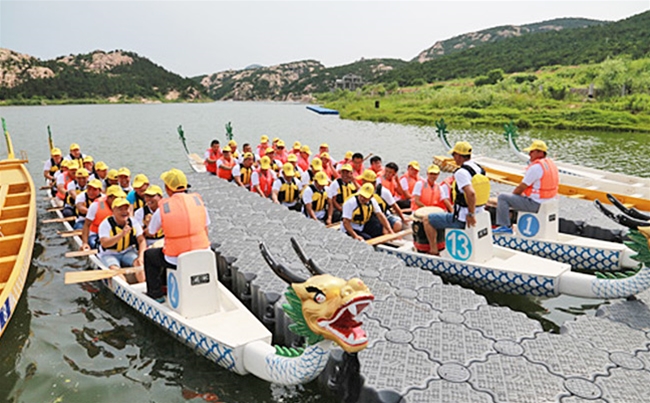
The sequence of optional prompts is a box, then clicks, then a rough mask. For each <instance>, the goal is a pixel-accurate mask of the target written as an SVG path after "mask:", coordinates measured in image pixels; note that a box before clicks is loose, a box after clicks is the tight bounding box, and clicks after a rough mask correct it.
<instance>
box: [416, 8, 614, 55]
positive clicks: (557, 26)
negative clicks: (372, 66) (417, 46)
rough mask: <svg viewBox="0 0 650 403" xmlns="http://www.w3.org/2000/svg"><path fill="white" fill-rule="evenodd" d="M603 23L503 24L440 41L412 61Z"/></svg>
mask: <svg viewBox="0 0 650 403" xmlns="http://www.w3.org/2000/svg"><path fill="white" fill-rule="evenodd" d="M603 23H604V22H603V21H597V20H589V19H586V18H557V19H554V20H549V21H542V22H537V23H534V24H527V25H520V26H519V25H502V26H499V27H493V28H488V29H484V30H482V31H478V32H470V33H466V34H463V35H458V36H455V37H453V38H450V39H446V40H444V41H438V42H436V43H435V44H434V45H433V46H431V47H430V48H428V49H425V50H423V51H422V52H420V54H418V55H417V56H416V57H415V58H414V59H413V60H412V61H417V62H420V63H424V62H426V61H429V60H433V59H437V58H439V57H442V56H445V55H450V54H452V53H455V52H460V51H462V50H465V49H471V48H475V47H477V46H481V45H485V44H487V43H495V42H499V41H502V40H504V39H508V38H515V37H519V36H523V35H528V34H537V33H541V32H549V31H562V30H564V29H574V28H585V27H590V26H593V25H601V24H603Z"/></svg>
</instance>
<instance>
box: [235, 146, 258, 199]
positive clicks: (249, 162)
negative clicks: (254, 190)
mask: <svg viewBox="0 0 650 403" xmlns="http://www.w3.org/2000/svg"><path fill="white" fill-rule="evenodd" d="M253 159H254V157H253V153H251V152H247V153H245V154H244V155H243V160H242V162H240V163H239V164H237V165H235V166H234V167H233V169H232V176H233V178H234V179H235V183H236V184H237V186H242V187H245V188H246V189H248V190H251V177H252V175H253Z"/></svg>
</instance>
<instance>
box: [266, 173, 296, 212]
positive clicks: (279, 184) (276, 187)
mask: <svg viewBox="0 0 650 403" xmlns="http://www.w3.org/2000/svg"><path fill="white" fill-rule="evenodd" d="M282 178H283V179H284V180H285V181H286V180H287V178H285V177H284V176H282ZM291 179H292V180H293V183H295V184H296V186H298V190H297V192H300V182H298V179H297V178H291ZM281 187H282V181H281V180H280V178H277V179H275V180H274V181H273V187H272V188H271V191H278V192H279V191H280V188H281ZM297 196H299V195H297ZM298 200H299V198H298V197H296V200H294V201H292V202H290V203H287V202H281V203H280V204H282V205H283V206H286V207H293V206H295V205H296V203H298Z"/></svg>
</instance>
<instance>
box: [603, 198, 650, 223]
mask: <svg viewBox="0 0 650 403" xmlns="http://www.w3.org/2000/svg"><path fill="white" fill-rule="evenodd" d="M607 199H608V200H609V201H610V202H611V203H612V204H613V205H614V206H615V207H616V208H617V209H619V210H621V211H622V212H623V213H624V214H627V215H629V216H630V217H632V218H636V219H638V220H644V221H648V220H650V216H649V215H647V214H643V213H642V212H640V211H639V210H637V209H635V208H627V207H625V205H624V204H623V203H621V202H620V201H619V200H618V199H617V198H616V197H614V196H613V195H611V194H609V193H607ZM648 225H650V223H648Z"/></svg>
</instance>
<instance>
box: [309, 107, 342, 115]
mask: <svg viewBox="0 0 650 403" xmlns="http://www.w3.org/2000/svg"><path fill="white" fill-rule="evenodd" d="M307 109H309V110H310V111H313V112H316V113H318V114H319V115H338V114H339V111H337V110H336V109H328V108H323V107H322V106H316V105H307Z"/></svg>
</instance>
